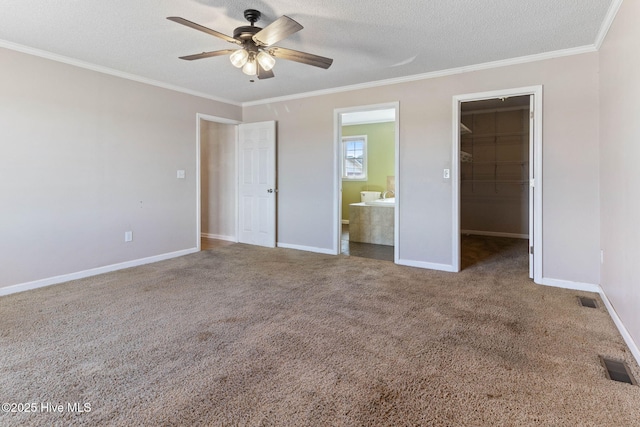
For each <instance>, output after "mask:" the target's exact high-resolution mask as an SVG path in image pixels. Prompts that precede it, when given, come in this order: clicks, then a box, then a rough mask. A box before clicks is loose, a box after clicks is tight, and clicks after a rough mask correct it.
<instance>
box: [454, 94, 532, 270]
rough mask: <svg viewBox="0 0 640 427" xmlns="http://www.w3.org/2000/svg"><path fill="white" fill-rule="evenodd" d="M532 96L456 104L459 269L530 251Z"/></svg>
mask: <svg viewBox="0 0 640 427" xmlns="http://www.w3.org/2000/svg"><path fill="white" fill-rule="evenodd" d="M530 97H531V95H521V96H514V97H501V98H493V99H485V100H480V101H467V102H463V103H461V105H460V110H461V119H460V234H461V237H460V248H461V257H462V259H461V269H463V270H464V269H466V268H468V267H471V266H472V265H474V264H477V263H480V262H482V261H483V260H484V259H486V258H491V257H493V256H495V255H497V254H499V253H504V252H506V251H509V250H513V251H514V253H518V252H522V253H527V251H528V246H529V243H528V240H529V192H530V191H529V190H530V188H529V169H530V163H531V162H530V159H529V147H530V143H531V141H529V136H530V133H529V118H530V111H529V107H530Z"/></svg>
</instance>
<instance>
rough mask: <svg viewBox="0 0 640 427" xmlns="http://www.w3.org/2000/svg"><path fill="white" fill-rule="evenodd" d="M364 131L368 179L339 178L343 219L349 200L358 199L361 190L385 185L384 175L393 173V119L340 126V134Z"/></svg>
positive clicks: (354, 200)
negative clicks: (340, 180) (383, 121)
mask: <svg viewBox="0 0 640 427" xmlns="http://www.w3.org/2000/svg"><path fill="white" fill-rule="evenodd" d="M355 135H367V155H368V157H367V162H368V168H367V178H368V180H367V181H349V180H343V181H342V219H343V220H348V219H349V204H350V203H358V202H359V201H360V192H361V191H380V192H383V191H385V190H386V189H387V177H388V176H395V170H394V168H395V146H394V141H395V139H394V138H395V122H385V123H371V124H364V125H350V126H343V127H342V136H355Z"/></svg>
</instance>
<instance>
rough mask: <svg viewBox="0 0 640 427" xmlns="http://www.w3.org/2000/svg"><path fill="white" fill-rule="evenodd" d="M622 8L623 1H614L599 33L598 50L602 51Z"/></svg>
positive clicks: (596, 43)
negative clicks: (601, 48)
mask: <svg viewBox="0 0 640 427" xmlns="http://www.w3.org/2000/svg"><path fill="white" fill-rule="evenodd" d="M620 6H622V0H613V2H611V6H609V10H608V11H607V15H606V16H605V17H604V21H602V25H601V26H600V31H598V35H597V36H596V42H595V47H596V50H600V46H602V42H604V39H605V37H607V33H608V32H609V28H611V24H613V20H614V19H616V15H617V14H618V10H620Z"/></svg>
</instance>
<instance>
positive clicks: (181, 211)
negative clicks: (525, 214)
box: [0, 49, 241, 288]
mask: <svg viewBox="0 0 640 427" xmlns="http://www.w3.org/2000/svg"><path fill="white" fill-rule="evenodd" d="M0 63H1V64H2V79H0V129H1V134H2V136H1V138H0V152H1V153H2V155H0V195H1V196H0V200H1V204H2V208H1V209H0V260H1V261H0V262H1V268H0V288H1V287H6V286H9V285H14V284H22V283H27V282H31V281H36V280H40V279H45V278H51V277H54V276H59V275H66V274H70V273H75V272H80V271H84V270H88V269H93V268H98V267H102V266H108V265H112V264H118V263H123V262H127V261H132V260H138V259H142V258H146V257H152V256H157V255H160V254H167V253H172V252H175V251H181V250H186V249H189V248H195V247H196V243H197V238H198V236H197V235H196V234H197V227H196V221H195V219H196V176H195V174H196V151H195V146H196V145H195V144H196V113H205V114H210V115H215V116H221V117H227V118H230V119H240V117H241V110H240V107H237V106H232V105H226V104H222V103H219V102H215V101H211V100H207V99H203V98H198V97H194V96H190V95H185V94H181V93H177V92H175V91H170V90H166V89H161V88H157V87H154V86H150V85H146V84H142V83H138V82H133V81H129V80H125V79H121V78H117V77H113V76H109V75H106V74H102V73H97V72H94V71H89V70H86V69H82V68H78V67H74V66H71V65H67V64H63V63H59V62H55V61H50V60H47V59H43V58H39V57H35V56H30V55H26V54H22V53H18V52H14V51H10V50H5V49H0ZM178 169H183V170H185V171H186V179H181V180H179V179H176V171H177V170H178ZM127 230H131V231H133V242H130V243H125V242H124V232H125V231H127Z"/></svg>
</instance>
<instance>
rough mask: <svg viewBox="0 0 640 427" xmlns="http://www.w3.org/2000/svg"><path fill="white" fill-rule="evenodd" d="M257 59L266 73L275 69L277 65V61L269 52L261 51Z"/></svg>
mask: <svg viewBox="0 0 640 427" xmlns="http://www.w3.org/2000/svg"><path fill="white" fill-rule="evenodd" d="M256 59H257V60H258V62H259V63H260V66H261V67H262V68H263V69H264V70H265V71H269V70H271V69H272V68H273V66H274V65H276V60H275V58H274V57H273V56H271V55H269V54H268V53H267V52H265V51H261V52H260V53H259V54H258V56H257V57H256Z"/></svg>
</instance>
